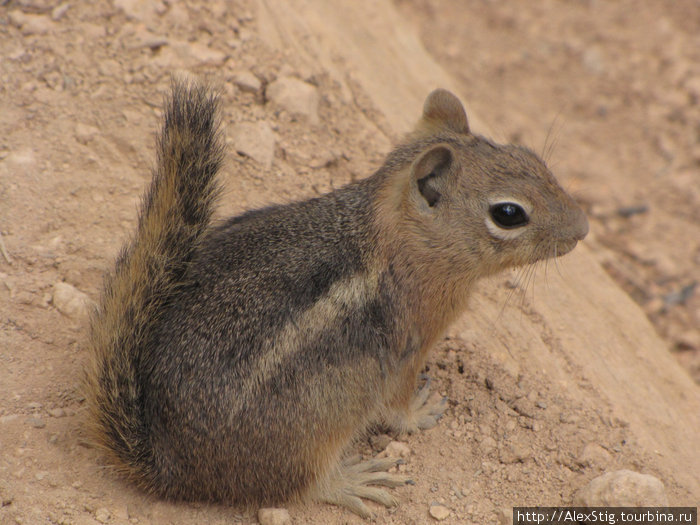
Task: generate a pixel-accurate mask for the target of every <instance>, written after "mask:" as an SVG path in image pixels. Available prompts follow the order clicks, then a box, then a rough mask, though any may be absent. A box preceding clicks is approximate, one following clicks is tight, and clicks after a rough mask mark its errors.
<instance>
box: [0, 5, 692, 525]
mask: <svg viewBox="0 0 700 525" xmlns="http://www.w3.org/2000/svg"><path fill="white" fill-rule="evenodd" d="M396 5H397V6H398V8H399V9H400V11H401V13H402V14H403V15H404V16H405V17H407V18H408V19H409V20H410V21H411V22H412V23H413V24H414V25H415V28H416V31H418V32H419V33H420V35H421V36H422V38H423V41H424V44H425V46H426V47H427V48H428V50H429V51H430V52H431V53H432V54H433V55H434V57H435V58H436V59H437V60H438V61H439V62H440V63H441V64H442V65H443V67H444V68H446V69H447V70H448V71H449V72H450V73H451V74H452V75H453V76H454V77H455V78H456V79H457V81H458V83H459V85H460V88H461V93H462V94H463V95H464V96H465V97H466V98H467V100H468V101H469V103H470V105H471V107H473V108H474V109H475V110H476V111H477V112H478V114H479V117H480V118H481V119H482V120H484V121H485V122H487V123H488V124H489V126H490V127H491V128H492V129H493V130H494V136H495V138H496V139H497V140H500V141H516V142H521V143H524V144H527V145H529V146H531V147H533V148H534V149H535V150H538V151H542V152H544V156H545V157H546V159H547V161H548V163H549V164H550V165H551V166H552V167H553V170H554V171H555V173H557V174H558V175H559V176H560V178H561V180H562V181H563V182H564V184H565V185H566V187H567V188H569V189H570V190H571V191H572V192H573V193H574V194H575V195H576V197H577V198H578V199H579V200H580V202H581V203H582V204H583V205H584V206H585V207H586V209H587V211H588V212H589V217H590V219H591V223H592V228H591V234H590V236H589V238H588V239H587V240H586V243H588V244H589V246H590V247H591V248H592V249H593V250H594V251H595V253H596V254H597V256H599V258H600V261H601V263H602V264H603V265H604V267H605V268H606V270H608V271H609V272H610V274H611V275H612V276H613V277H614V278H615V279H616V280H617V281H618V282H619V284H620V286H622V287H623V288H624V289H625V290H626V291H627V292H628V293H629V294H630V295H631V296H632V297H633V298H634V300H635V301H637V302H638V303H639V304H640V305H641V306H642V307H643V308H644V310H645V312H646V313H647V314H648V316H649V318H650V319H651V321H652V322H653V323H654V326H655V327H656V328H657V330H658V332H659V333H660V334H661V335H662V336H663V338H664V339H665V341H667V343H668V347H669V350H670V351H672V352H674V353H675V354H676V355H677V356H678V358H679V360H680V361H681V362H682V363H683V364H684V366H686V367H687V369H688V371H689V373H690V374H692V375H693V377H694V378H695V380H696V381H698V382H700V329H699V328H698V327H700V288H699V287H698V286H697V283H698V282H699V281H700V270H699V269H700V221H699V220H698V216H697V212H696V210H698V209H700V124H699V123H700V4H698V3H697V2H696V1H694V0H687V1H684V0H682V1H678V2H663V1H661V0H658V1H647V2H644V3H643V4H640V3H638V2H631V1H626V0H625V1H620V2H609V3H606V2H596V1H593V0H590V1H585V0H581V1H554V0H547V1H543V2H528V3H524V2H520V3H517V4H516V3H497V2H485V1H482V0H478V1H477V0H474V1H460V0H450V1H446V0H445V1H443V0H436V1H428V0H400V1H398V2H397V4H396ZM256 13H257V10H256V5H255V3H254V2H253V1H252V0H251V1H248V0H234V1H224V0H212V1H204V0H201V1H190V2H187V3H183V2H175V1H168V0H164V1H162V2H160V1H153V0H144V1H141V2H139V1H137V0H114V1H107V0H97V1H94V2H84V3H74V2H60V1H56V0H11V1H9V2H8V1H7V0H4V1H3V0H0V234H1V235H2V237H1V239H2V244H1V245H0V247H2V248H3V250H2V253H0V523H3V524H4V523H18V524H19V523H21V524H34V523H51V524H94V523H118V524H121V523H135V524H136V523H138V524H154V525H155V524H168V523H173V524H180V523H183V524H195V523H212V524H224V523H226V524H228V523H239V522H240V523H254V522H255V509H252V510H250V511H246V510H244V509H234V508H230V507H227V506H224V505H200V504H173V503H167V502H163V501H158V500H155V499H153V498H150V497H148V496H145V495H144V494H142V493H140V492H139V491H137V490H136V489H134V488H133V487H131V486H129V485H128V484H127V483H125V482H124V481H123V480H121V479H120V478H119V477H118V476H116V475H115V474H114V473H113V472H112V471H111V470H109V469H108V468H105V466H104V464H103V458H102V457H101V455H100V453H99V452H97V451H96V450H94V449H92V448H90V446H89V444H88V443H86V442H85V439H84V430H83V428H84V417H85V414H84V407H83V398H82V395H81V393H80V389H79V384H80V375H81V370H82V367H83V364H84V363H85V360H86V351H85V344H84V341H85V333H86V319H85V316H84V314H83V312H82V310H81V309H80V308H76V310H75V311H73V310H71V309H70V308H67V307H63V308H62V310H63V312H65V313H62V312H61V311H59V309H58V308H57V306H58V302H57V299H56V295H55V291H56V286H55V285H56V284H57V283H61V282H65V283H68V284H70V285H72V286H73V287H75V288H76V289H78V290H80V291H82V292H84V293H86V294H87V295H88V296H89V298H91V299H92V300H96V299H97V298H98V296H99V290H100V285H101V279H102V275H103V273H104V271H105V270H106V269H107V268H109V266H110V264H111V263H112V261H113V259H114V257H115V255H116V253H117V251H118V249H119V247H120V246H121V244H122V243H123V241H124V240H125V239H126V238H127V236H128V235H129V234H130V232H131V231H132V229H133V227H134V224H135V216H136V208H137V205H138V202H139V199H140V195H141V193H142V191H143V189H144V186H145V184H146V183H147V182H148V180H149V177H150V175H149V168H150V166H151V165H152V163H153V136H154V132H155V129H156V128H157V126H158V124H159V120H158V119H159V116H160V109H159V106H160V103H161V100H162V96H163V94H164V93H165V92H166V91H167V89H168V86H169V82H170V77H171V75H172V74H177V73H185V72H188V73H190V74H195V75H196V76H198V77H200V78H204V79H208V80H209V81H210V82H211V83H212V84H213V85H215V86H219V87H220V89H221V91H222V98H223V104H222V106H223V108H224V121H225V125H226V133H227V137H228V142H229V143H230V148H229V152H228V155H227V161H226V168H225V170H224V181H225V185H226V193H225V195H224V198H223V200H222V206H221V210H220V213H221V215H224V216H225V215H230V214H234V213H237V212H240V211H243V210H246V209H250V208H254V207H258V206H260V205H263V204H266V203H271V202H286V201H290V200H293V199H298V198H303V197H308V196H313V195H317V194H319V193H323V192H325V191H328V190H330V189H332V188H336V187H339V186H341V185H343V184H345V183H347V182H349V181H352V180H355V179H357V178H361V177H364V176H366V175H368V174H370V173H371V172H372V170H373V169H375V168H376V167H378V165H379V163H380V162H381V160H382V158H383V155H384V154H385V153H386V152H387V151H388V150H389V148H390V147H391V143H392V141H393V140H394V139H395V138H396V137H393V136H392V135H391V133H389V132H387V130H386V129H384V128H383V127H382V126H377V125H375V124H373V123H374V122H377V119H376V118H368V117H367V115H369V114H371V113H372V112H376V108H373V107H371V105H370V104H368V103H367V102H366V99H365V98H364V97H363V96H362V93H359V92H355V93H354V96H353V97H351V98H348V97H347V96H345V94H344V93H343V90H342V88H341V86H339V85H338V84H337V82H335V81H333V80H332V78H331V77H330V76H329V75H328V74H327V72H325V71H323V70H322V69H321V68H318V69H314V68H310V67H309V66H308V65H307V64H303V63H301V62H299V61H297V60H295V57H294V56H289V55H286V54H284V53H281V52H277V51H273V50H271V49H270V48H268V47H267V46H266V45H265V44H263V42H262V41H261V39H260V38H259V36H258V34H257V26H256V22H257V20H256ZM250 74H252V75H253V77H255V79H257V81H258V82H259V83H260V86H259V87H256V85H255V81H254V80H252V79H251V78H250ZM283 77H292V78H297V79H301V80H303V81H305V82H307V83H308V84H309V85H311V86H313V88H314V91H315V92H316V94H317V95H318V100H319V103H318V110H317V111H318V119H316V118H314V116H313V114H304V111H303V110H302V111H301V114H296V113H295V112H293V111H289V110H285V109H283V107H281V106H280V105H279V104H276V103H274V102H271V101H270V100H269V99H268V97H267V96H266V95H265V91H266V86H267V85H269V84H270V83H271V82H273V81H275V80H276V79H279V78H283ZM416 117H418V115H416ZM241 122H256V123H266V124H265V125H263V127H265V126H267V127H266V128H265V131H264V132H261V133H263V137H267V138H269V137H273V140H274V146H273V149H272V152H273V154H274V158H271V157H269V155H268V156H266V153H265V152H264V151H263V152H262V153H261V152H260V151H259V150H255V151H248V154H242V153H240V152H239V151H241V150H247V146H245V141H244V140H243V138H242V137H241V131H240V129H241V128H238V127H237V126H236V124H237V123H241ZM256 129H259V128H256ZM269 131H271V133H270V132H269ZM251 157H256V158H251ZM266 159H267V160H266ZM268 161H269V162H271V165H270V166H269V167H268V166H265V163H266V162H268ZM428 372H429V374H430V375H431V377H432V378H433V379H434V382H435V384H436V387H437V390H438V391H439V392H440V393H442V394H443V395H446V396H447V397H448V398H449V400H450V406H449V408H448V410H447V413H446V415H445V417H444V418H443V419H442V420H441V422H440V424H439V425H438V427H436V428H435V429H432V430H430V431H427V432H424V433H422V434H420V435H416V436H411V437H410V438H408V439H407V440H405V444H406V445H407V446H408V450H409V454H408V456H407V457H406V463H405V464H404V465H402V466H401V467H400V469H401V470H403V471H405V472H406V473H408V474H411V475H412V477H414V479H415V481H416V484H415V485H412V486H406V487H402V488H399V489H397V490H396V491H395V493H396V495H397V497H398V499H399V500H400V501H401V505H400V506H398V507H397V508H393V509H383V508H379V507H376V506H375V507H373V508H374V509H375V510H376V512H377V516H378V517H377V521H378V522H380V523H396V524H403V523H427V522H431V521H434V519H433V518H431V517H430V515H429V513H428V512H429V509H430V506H431V505H432V504H434V503H439V504H441V505H444V506H445V507H447V508H448V509H449V512H450V514H449V516H448V517H447V518H446V519H445V520H444V522H445V523H478V524H482V523H485V524H486V523H500V521H499V520H501V519H503V517H504V516H507V513H506V510H505V509H508V508H510V507H512V506H513V505H514V504H524V505H527V504H531V505H546V504H552V505H558V504H566V503H570V502H571V501H572V498H573V494H574V493H575V492H576V490H578V489H579V488H581V487H582V486H584V485H585V484H586V482H587V481H588V480H590V479H591V478H592V477H595V476H596V475H599V474H601V473H602V472H605V471H608V470H615V469H619V468H630V469H632V470H638V471H645V472H650V473H652V474H653V473H655V467H654V465H656V463H655V461H656V459H655V458H651V457H646V456H644V454H641V453H639V451H638V450H636V449H635V446H634V444H635V443H634V436H630V435H629V432H628V430H627V427H626V425H625V422H624V421H620V420H618V419H616V418H614V417H612V416H611V415H610V412H609V410H608V409H607V408H606V407H601V406H596V405H595V403H588V402H584V401H581V400H578V399H569V398H567V397H566V396H565V395H564V394H562V393H561V392H560V391H558V390H556V389H554V388H553V387H552V386H551V385H550V384H549V383H548V382H547V381H546V379H545V378H542V377H540V376H538V375H537V374H530V375H528V374H525V375H523V376H522V377H521V379H520V381H519V382H518V383H517V384H514V383H513V382H512V381H509V380H508V374H507V371H505V370H503V368H502V366H501V365H499V364H498V363H496V362H495V361H494V360H493V359H491V358H490V357H489V356H488V355H486V354H485V353H483V352H480V351H479V343H478V341H471V340H463V339H457V338H451V339H450V338H448V339H446V340H445V341H444V342H443V343H442V344H441V345H440V346H439V348H438V349H436V351H435V352H434V354H433V358H432V359H431V361H430V363H429V371H428ZM601 422H602V424H601ZM383 444H384V443H383V441H382V439H381V438H380V439H377V438H376V437H375V438H372V439H367V440H365V441H363V442H361V443H358V445H357V448H358V451H360V452H361V453H363V454H365V455H371V454H374V453H376V452H377V451H379V450H381V449H382V445H383ZM664 483H665V485H666V490H667V492H668V495H669V500H670V502H671V503H672V504H678V505H680V504H686V505H688V504H697V502H698V499H700V495H698V494H689V493H688V492H687V490H686V489H684V488H683V487H682V486H680V485H679V484H676V483H674V480H673V479H672V478H668V477H666V478H665V479H664ZM289 511H290V514H291V516H292V520H293V522H294V523H308V522H314V523H363V521H362V520H360V519H358V518H356V517H354V516H353V515H351V514H349V513H348V512H346V511H343V510H341V509H338V508H335V507H331V506H324V505H307V506H302V505H290V506H289Z"/></svg>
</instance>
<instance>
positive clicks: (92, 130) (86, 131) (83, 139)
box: [75, 122, 100, 145]
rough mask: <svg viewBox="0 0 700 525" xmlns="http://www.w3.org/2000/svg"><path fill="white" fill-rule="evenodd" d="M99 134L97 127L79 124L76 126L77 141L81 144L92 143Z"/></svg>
mask: <svg viewBox="0 0 700 525" xmlns="http://www.w3.org/2000/svg"><path fill="white" fill-rule="evenodd" d="M99 132H100V130H99V129H97V128H96V127H95V126H90V125H88V124H83V123H81V122H78V123H77V124H76V125H75V140H77V141H78V142H79V143H80V144H83V145H86V144H87V143H88V142H91V141H92V140H93V139H94V138H95V135H97V134H98V133H99Z"/></svg>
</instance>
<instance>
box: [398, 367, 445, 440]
mask: <svg viewBox="0 0 700 525" xmlns="http://www.w3.org/2000/svg"><path fill="white" fill-rule="evenodd" d="M446 408H447V398H446V397H442V396H440V395H439V394H437V393H433V394H432V395H431V393H430V379H427V380H426V382H425V384H424V385H423V386H422V387H421V388H420V389H419V390H418V391H417V392H416V393H415V394H414V396H413V398H412V399H411V401H410V402H409V404H408V407H406V408H405V409H403V410H401V409H394V410H393V411H391V412H390V414H389V417H387V418H386V420H387V421H386V422H387V424H389V426H390V427H391V429H392V430H394V431H395V432H397V433H398V434H399V435H403V434H414V433H415V432H418V431H419V430H426V429H429V428H433V427H434V426H435V425H437V422H438V421H439V420H440V418H441V417H442V414H443V413H444V412H445V409H446Z"/></svg>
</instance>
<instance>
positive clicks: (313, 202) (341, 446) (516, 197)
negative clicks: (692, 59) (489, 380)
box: [85, 82, 588, 517]
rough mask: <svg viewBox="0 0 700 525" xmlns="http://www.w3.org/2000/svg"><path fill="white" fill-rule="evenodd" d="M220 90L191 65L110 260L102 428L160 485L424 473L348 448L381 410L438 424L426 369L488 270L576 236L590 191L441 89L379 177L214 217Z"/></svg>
mask: <svg viewBox="0 0 700 525" xmlns="http://www.w3.org/2000/svg"><path fill="white" fill-rule="evenodd" d="M219 105H220V101H219V97H218V96H217V95H216V94H213V93H212V91H211V90H210V89H208V88H207V87H205V86H202V85H198V84H196V83H186V82H185V83H183V82H174V83H173V86H172V91H171V95H169V97H168V98H167V101H166V105H165V111H164V124H163V126H162V130H161V132H160V135H159V136H158V138H157V162H156V166H155V168H154V170H153V171H154V172H153V179H152V182H151V184H150V187H149V189H148V190H147V192H146V194H145V197H144V199H143V202H142V206H141V209H140V213H139V218H138V226H137V230H136V233H135V235H134V236H133V237H132V238H131V239H130V240H129V241H128V242H127V243H126V245H125V247H124V248H123V249H122V251H121V252H120V254H119V256H118V258H117V260H116V264H115V267H114V270H113V271H111V272H110V273H109V274H108V275H107V276H106V278H105V285H104V291H103V293H102V298H101V302H100V303H99V305H98V306H97V308H96V310H95V312H93V315H92V317H91V330H90V336H89V347H90V352H91V362H90V363H89V364H88V366H87V368H86V373H85V386H86V401H87V406H88V407H89V415H90V421H91V430H92V435H93V436H94V438H95V441H96V443H97V445H99V446H100V447H101V448H102V449H104V450H105V451H106V454H107V456H108V459H109V460H110V462H111V463H112V464H113V465H114V466H115V467H116V468H117V469H118V470H120V471H121V472H122V473H123V474H124V475H125V476H126V477H127V478H128V479H130V480H132V481H133V482H135V483H136V484H137V485H138V486H140V487H141V488H143V489H145V490H146V491H148V492H150V493H152V494H155V495H158V496H159V497H163V498H167V499H173V500H200V501H222V502H227V503H230V504H233V505H240V506H248V507H250V506H253V505H258V506H263V505H270V504H280V503H285V502H288V501H300V500H301V501H304V500H307V501H308V500H313V501H321V502H328V503H332V504H336V505H340V506H344V507H347V508H348V509H350V510H352V511H353V512H355V513H357V514H359V515H361V516H364V517H369V516H371V515H372V513H371V511H370V509H369V507H368V506H367V505H366V504H365V501H363V500H371V501H374V502H378V503H380V504H382V505H385V506H392V505H396V503H397V501H396V499H395V497H394V496H393V495H392V494H391V493H390V491H387V490H386V489H385V488H380V487H398V486H400V485H403V484H405V483H409V482H411V480H410V479H409V478H408V477H406V476H404V475H402V474H400V473H398V472H396V470H395V469H393V470H394V471H393V472H392V471H390V470H392V467H393V466H394V465H396V464H397V460H396V459H393V458H374V459H369V460H365V461H360V462H353V461H350V460H348V459H347V457H346V454H347V449H348V447H349V445H350V444H351V443H352V442H353V440H354V439H356V438H357V437H358V436H360V435H362V434H363V432H366V431H367V430H368V429H369V428H370V426H371V425H376V424H377V423H381V424H383V425H385V427H388V428H390V429H392V430H393V431H395V432H397V433H399V434H404V433H411V432H415V431H417V430H419V429H423V428H430V427H432V426H434V425H435V424H436V422H437V420H438V418H439V417H440V416H441V414H442V412H443V411H444V409H445V400H444V399H435V397H438V398H439V396H431V395H430V391H429V387H428V386H427V384H426V385H425V386H423V387H422V388H420V389H417V386H418V380H419V376H420V373H421V371H422V369H423V368H424V365H425V363H426V360H427V355H428V352H429V350H430V349H431V347H432V346H433V345H434V344H435V343H436V342H437V341H438V340H439V339H440V338H441V337H442V336H443V334H444V333H445V331H446V329H447V327H448V326H449V325H450V323H451V322H452V321H454V320H455V319H456V317H457V316H459V315H460V314H461V313H462V312H463V311H464V310H465V309H466V303H467V298H468V295H469V290H470V288H471V286H472V284H473V283H474V282H475V281H476V280H477V279H479V278H481V277H484V276H488V275H492V274H494V273H497V272H499V271H501V270H503V269H506V268H510V267H516V266H521V265H527V264H531V263H534V262H536V261H539V260H542V259H546V258H550V257H556V256H561V255H563V254H565V253H568V252H569V251H571V250H572V249H573V248H574V247H575V246H576V244H577V242H578V241H580V240H582V239H583V238H584V237H585V236H586V234H587V232H588V222H587V220H586V217H585V215H584V213H583V211H582V210H581V208H580V207H579V206H578V205H577V204H576V203H575V202H574V200H573V199H572V198H571V197H570V196H569V195H568V194H567V193H566V192H565V191H564V190H563V189H562V188H561V187H560V186H559V184H558V183H557V182H556V180H555V178H554V176H553V175H552V174H551V172H550V171H549V169H548V168H547V167H546V166H545V164H544V162H543V161H542V160H540V158H539V157H538V156H537V155H536V154H534V153H533V152H532V151H530V150H529V149H526V148H525V147H522V146H517V145H499V144H496V143H494V142H492V141H491V140H489V139H487V138H484V137H482V136H479V135H476V134H473V133H472V132H471V130H470V128H469V124H468V120H467V115H466V112H465V110H464V108H463V106H462V104H461V102H460V101H459V99H458V98H457V97H456V96H455V95H453V94H452V93H450V92H449V91H446V90H444V89H437V90H435V91H433V92H432V93H430V95H429V96H428V97H427V99H426V101H425V104H424V107H423V114H422V117H421V118H420V120H419V122H418V124H417V126H416V127H415V129H414V130H413V131H412V132H411V133H409V134H408V135H407V136H406V137H405V138H404V140H403V142H401V143H400V144H399V145H398V146H397V147H396V148H395V149H394V150H393V151H392V152H391V153H389V155H388V156H387V157H386V160H385V161H384V164H383V165H382V166H381V167H380V168H379V169H378V170H377V171H376V172H375V173H374V174H373V175H371V176H369V177H367V178H365V179H363V180H360V181H356V182H353V183H350V184H349V185H347V186H344V187H342V188H341V189H338V190H335V191H332V192H330V193H328V194H325V195H322V196H320V197H316V198H311V199H309V200H304V201H299V202H293V203H290V204H285V205H275V206H270V207H266V208H262V209H257V210H254V211H248V212H246V213H243V214H242V215H239V216H236V217H232V218H229V219H226V220H220V221H213V220H212V214H213V212H214V210H215V207H216V202H217V196H218V195H219V193H220V188H221V186H220V182H219V180H218V178H217V173H218V171H219V169H220V168H221V166H222V163H223V158H224V149H225V148H224V146H223V140H222V132H221V123H220V115H219Z"/></svg>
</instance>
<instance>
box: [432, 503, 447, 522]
mask: <svg viewBox="0 0 700 525" xmlns="http://www.w3.org/2000/svg"><path fill="white" fill-rule="evenodd" d="M429 512H430V515H431V516H432V517H433V518H435V519H436V520H438V521H442V520H444V519H446V518H447V517H448V516H449V515H450V509H448V508H447V507H445V506H444V505H430V511H429Z"/></svg>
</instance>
